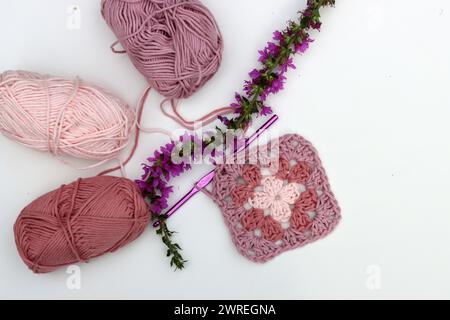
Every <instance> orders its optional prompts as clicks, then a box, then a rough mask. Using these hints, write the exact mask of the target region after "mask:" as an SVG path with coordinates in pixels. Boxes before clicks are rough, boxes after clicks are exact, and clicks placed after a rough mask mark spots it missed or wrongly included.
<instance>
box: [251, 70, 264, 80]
mask: <svg viewBox="0 0 450 320" xmlns="http://www.w3.org/2000/svg"><path fill="white" fill-rule="evenodd" d="M249 76H250V78H252V80H256V79H258V78H259V77H261V72H259V71H258V70H256V69H253V70H252V72H250V73H249Z"/></svg>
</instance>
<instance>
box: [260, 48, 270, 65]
mask: <svg viewBox="0 0 450 320" xmlns="http://www.w3.org/2000/svg"><path fill="white" fill-rule="evenodd" d="M258 53H259V59H258V61H259V62H261V63H266V61H267V59H269V53H268V52H267V49H265V50H259V51H258Z"/></svg>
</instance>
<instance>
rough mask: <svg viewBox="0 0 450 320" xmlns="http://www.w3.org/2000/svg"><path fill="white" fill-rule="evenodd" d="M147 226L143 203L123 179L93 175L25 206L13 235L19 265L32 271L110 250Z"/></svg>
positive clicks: (134, 187) (45, 271) (133, 188)
mask: <svg viewBox="0 0 450 320" xmlns="http://www.w3.org/2000/svg"><path fill="white" fill-rule="evenodd" d="M149 222H150V213H149V209H148V206H147V203H146V202H145V200H144V199H143V197H142V196H141V194H140V191H139V190H138V188H137V186H136V184H135V183H134V182H132V181H130V180H128V179H125V178H115V177H108V176H104V177H96V178H89V179H85V180H81V179H80V180H78V181H76V182H74V183H72V184H70V185H66V186H62V187H61V188H59V189H58V190H55V191H52V192H50V193H48V194H46V195H44V196H42V197H40V198H38V199H37V200H35V201H34V202H32V203H31V204H30V205H28V206H27V207H26V208H25V209H23V211H22V212H21V214H20V215H19V217H18V219H17V221H16V223H15V225H14V234H15V239H16V245H17V249H18V251H19V254H20V256H21V257H22V259H23V261H24V262H25V263H26V264H27V266H28V267H29V268H30V269H31V270H33V271H34V272H36V273H47V272H51V271H53V270H55V269H57V268H59V267H62V266H67V265H71V264H74V263H78V262H86V261H88V260H90V259H92V258H95V257H98V256H101V255H103V254H105V253H108V252H113V251H115V250H117V249H119V248H121V247H123V246H124V245H126V244H128V243H130V242H132V241H133V240H135V239H136V238H137V237H139V236H140V235H141V234H142V232H143V231H144V229H145V228H146V227H147V226H148V224H149Z"/></svg>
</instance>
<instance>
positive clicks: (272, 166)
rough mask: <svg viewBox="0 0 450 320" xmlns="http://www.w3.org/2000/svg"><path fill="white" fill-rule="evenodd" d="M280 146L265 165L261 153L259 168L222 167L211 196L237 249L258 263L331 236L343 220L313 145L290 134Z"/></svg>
mask: <svg viewBox="0 0 450 320" xmlns="http://www.w3.org/2000/svg"><path fill="white" fill-rule="evenodd" d="M271 144H272V146H273V143H271ZM277 147H279V152H278V155H277V156H276V158H275V159H273V157H272V156H271V157H270V159H271V160H268V159H267V157H266V160H265V161H263V160H262V159H264V158H263V157H261V156H260V154H258V157H257V159H258V160H257V161H256V163H257V165H254V164H242V165H221V166H218V167H217V169H216V175H215V178H214V181H213V187H212V192H208V194H209V195H210V196H211V197H212V198H213V199H214V201H215V202H216V203H217V204H218V205H219V206H220V208H221V210H222V214H223V216H224V218H225V220H226V223H227V225H228V227H229V229H230V232H231V235H232V238H233V241H234V243H235V245H236V247H237V248H238V250H239V251H240V252H241V253H242V254H243V255H244V256H246V257H247V258H249V259H251V260H253V261H255V262H266V261H268V260H270V259H271V258H273V257H275V256H277V255H279V254H281V253H283V252H284V251H287V250H290V249H294V248H298V247H301V246H304V245H306V244H308V243H311V242H314V241H316V240H318V239H320V238H323V237H325V236H327V235H328V234H329V233H330V232H331V231H333V229H334V228H335V227H336V225H337V224H338V222H339V221H340V218H341V215H340V208H339V206H338V204H337V202H336V199H335V198H334V195H333V193H332V192H331V190H330V186H329V184H328V178H327V176H326V174H325V171H324V169H323V167H322V164H321V161H320V159H319V157H318V155H317V152H316V150H315V149H314V147H313V146H312V145H311V143H309V142H308V141H306V140H305V139H303V138H302V137H300V136H298V135H286V136H283V137H281V138H280V140H279V144H277ZM261 149H264V148H260V150H261ZM252 152H253V154H255V152H258V151H255V150H253V151H251V153H252Z"/></svg>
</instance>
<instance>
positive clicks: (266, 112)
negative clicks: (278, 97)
mask: <svg viewBox="0 0 450 320" xmlns="http://www.w3.org/2000/svg"><path fill="white" fill-rule="evenodd" d="M272 113H273V110H272V108H271V107H268V106H262V108H261V110H260V112H259V114H260V115H261V116H263V117H265V116H268V115H270V114H272Z"/></svg>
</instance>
